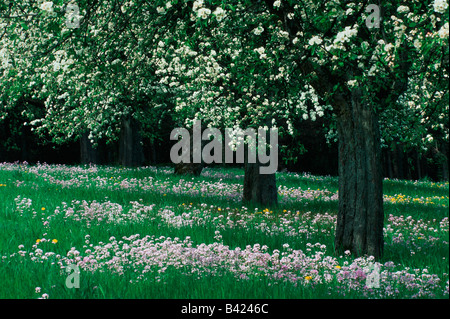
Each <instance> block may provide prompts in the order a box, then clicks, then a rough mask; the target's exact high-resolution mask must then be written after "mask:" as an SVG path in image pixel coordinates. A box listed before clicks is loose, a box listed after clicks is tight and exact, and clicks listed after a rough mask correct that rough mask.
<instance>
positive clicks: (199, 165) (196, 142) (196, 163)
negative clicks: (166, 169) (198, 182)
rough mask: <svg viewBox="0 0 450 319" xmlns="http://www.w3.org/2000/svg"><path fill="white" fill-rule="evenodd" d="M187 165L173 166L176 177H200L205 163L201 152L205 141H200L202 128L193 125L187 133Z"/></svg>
mask: <svg viewBox="0 0 450 319" xmlns="http://www.w3.org/2000/svg"><path fill="white" fill-rule="evenodd" d="M189 139H190V140H189V143H190V147H189V152H190V153H189V161H190V162H189V163H183V162H180V163H177V164H175V171H174V173H175V174H176V175H193V176H200V174H201V173H202V170H203V167H204V166H205V163H204V162H203V157H202V150H203V147H204V146H205V144H206V143H207V142H206V141H204V140H202V128H201V125H194V127H193V128H192V129H190V132H189Z"/></svg>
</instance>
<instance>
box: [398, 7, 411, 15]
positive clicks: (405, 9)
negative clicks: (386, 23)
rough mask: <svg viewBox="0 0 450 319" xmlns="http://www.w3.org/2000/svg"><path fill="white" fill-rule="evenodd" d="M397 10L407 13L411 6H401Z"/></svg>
mask: <svg viewBox="0 0 450 319" xmlns="http://www.w3.org/2000/svg"><path fill="white" fill-rule="evenodd" d="M397 12H398V13H407V12H409V7H407V6H400V7H398V8H397Z"/></svg>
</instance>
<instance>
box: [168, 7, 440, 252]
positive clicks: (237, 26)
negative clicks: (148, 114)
mask: <svg viewBox="0 0 450 319" xmlns="http://www.w3.org/2000/svg"><path fill="white" fill-rule="evenodd" d="M405 4H406V3H404V2H403V1H394V2H389V3H381V4H380V5H379V6H370V7H369V6H368V5H369V3H367V2H346V1H333V2H329V1H307V2H303V3H302V5H300V4H299V3H297V1H290V0H284V1H280V0H276V1H273V0H265V1H257V0H254V1H251V0H247V1H231V2H227V4H224V3H223V2H221V1H203V0H196V1H194V2H193V4H192V11H193V12H192V16H191V19H190V20H191V23H190V24H189V22H188V21H186V24H187V25H191V27H190V29H189V30H190V33H189V34H188V36H189V38H188V39H189V40H188V41H186V43H185V44H184V47H185V49H184V50H185V51H187V52H188V53H187V54H185V55H184V56H183V57H185V58H186V59H187V60H188V61H189V63H187V64H186V65H189V66H191V68H185V69H183V72H182V73H183V74H182V77H183V82H184V83H187V84H186V85H185V86H183V88H182V90H181V91H183V90H184V91H185V92H186V96H185V97H181V96H180V97H179V98H178V99H177V105H176V110H177V111H179V112H180V111H181V112H185V114H186V118H188V119H191V118H193V117H194V118H205V117H206V118H208V119H209V120H210V121H211V122H212V123H214V124H217V123H218V122H219V121H225V122H226V121H228V123H231V124H236V123H238V124H241V125H245V126H248V125H257V126H258V125H264V123H265V122H264V121H265V120H267V119H272V121H274V123H276V122H277V121H279V119H280V118H281V119H283V120H284V121H285V123H286V124H287V125H288V126H289V117H290V116H292V114H294V113H298V110H297V109H298V108H305V107H306V106H307V104H308V103H309V104H310V105H311V104H312V106H313V108H312V109H310V110H309V111H310V113H308V112H307V110H308V108H306V109H303V112H302V113H303V116H305V118H306V117H308V115H309V116H313V114H314V116H315V115H316V114H317V115H319V114H320V113H321V112H323V109H324V108H326V106H328V105H330V106H331V107H332V110H333V113H334V115H335V117H336V123H337V132H338V139H339V177H340V179H339V213H338V222H337V228H336V240H335V243H336V249H337V250H338V251H341V250H350V251H352V252H353V253H355V254H370V255H373V256H376V257H379V256H381V255H382V252H383V221H384V213H383V189H382V179H383V175H382V166H381V134H380V124H379V118H380V116H381V115H385V114H388V113H387V112H388V111H389V110H395V109H398V108H402V109H404V110H408V109H410V108H412V107H413V108H416V109H420V112H424V113H427V112H429V110H430V109H433V108H436V107H437V108H438V109H439V113H440V114H441V113H442V112H444V113H445V111H446V110H447V112H448V104H446V103H445V102H442V101H443V99H445V98H446V97H447V98H448V83H447V84H444V83H443V82H442V81H443V80H444V79H445V80H447V79H448V4H447V2H446V1H445V0H436V1H429V2H425V3H424V2H414V3H412V4H409V6H406V5H405ZM161 5H162V2H161ZM367 9H369V10H367ZM370 10H372V11H373V12H375V11H376V10H379V20H377V18H378V16H377V15H376V14H373V12H372V14H371V11H370ZM192 47H195V48H196V50H195V51H194V52H192V53H191V52H190V51H192V50H193V48H192ZM174 50H176V48H174ZM167 59H170V57H166V60H167ZM180 60H181V59H180V58H179V57H178V56H177V57H175V61H176V63H179V62H180ZM170 64H171V62H169V65H170ZM184 70H188V71H186V72H185V71H184ZM422 93H425V94H422ZM311 110H312V112H311ZM311 113H312V114H311ZM266 123H267V122H266ZM447 136H448V133H447Z"/></svg>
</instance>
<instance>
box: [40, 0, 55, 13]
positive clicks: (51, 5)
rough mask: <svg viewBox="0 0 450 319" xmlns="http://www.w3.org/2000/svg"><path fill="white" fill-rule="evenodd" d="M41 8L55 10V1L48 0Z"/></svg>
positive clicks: (49, 10)
mask: <svg viewBox="0 0 450 319" xmlns="http://www.w3.org/2000/svg"><path fill="white" fill-rule="evenodd" d="M40 8H41V10H44V11H48V12H53V2H51V1H47V2H44V3H42V4H41V6H40Z"/></svg>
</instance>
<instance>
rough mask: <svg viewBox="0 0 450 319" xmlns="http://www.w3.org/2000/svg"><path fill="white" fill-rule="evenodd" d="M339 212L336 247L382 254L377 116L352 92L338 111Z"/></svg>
mask: <svg viewBox="0 0 450 319" xmlns="http://www.w3.org/2000/svg"><path fill="white" fill-rule="evenodd" d="M338 134H339V211H338V217H337V225H336V237H335V248H336V251H337V252H339V253H341V252H342V251H345V250H350V251H351V252H352V253H353V254H355V255H358V256H360V255H365V254H368V255H372V256H374V257H376V258H379V257H380V256H381V255H382V253H383V222H384V212H383V175H382V161H381V147H380V132H379V124H378V117H377V115H376V113H375V112H374V111H373V110H372V109H371V108H370V107H368V105H367V104H365V103H364V101H363V100H362V99H361V95H360V93H359V92H358V91H357V90H355V91H354V92H352V100H351V103H343V105H342V106H341V107H340V111H339V114H338Z"/></svg>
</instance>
